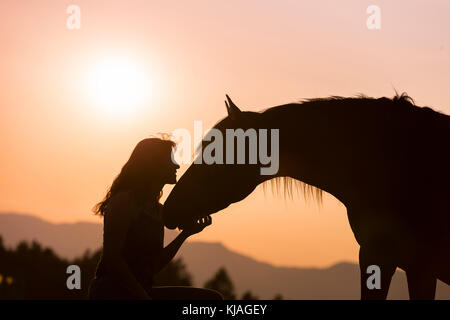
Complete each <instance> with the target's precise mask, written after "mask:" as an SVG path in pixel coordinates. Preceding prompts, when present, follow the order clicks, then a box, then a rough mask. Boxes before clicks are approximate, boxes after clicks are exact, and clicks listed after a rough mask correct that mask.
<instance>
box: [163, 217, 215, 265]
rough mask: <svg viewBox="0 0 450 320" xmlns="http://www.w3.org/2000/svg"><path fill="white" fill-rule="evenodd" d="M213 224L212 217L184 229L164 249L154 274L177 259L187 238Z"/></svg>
mask: <svg viewBox="0 0 450 320" xmlns="http://www.w3.org/2000/svg"><path fill="white" fill-rule="evenodd" d="M211 223H212V218H211V216H208V217H206V218H203V219H201V220H199V221H196V223H195V224H194V225H192V226H190V227H188V228H186V229H184V230H183V231H182V232H181V233H180V234H179V235H178V236H177V237H176V238H175V239H174V240H173V241H172V242H171V243H170V244H169V245H167V247H165V248H164V249H163V251H162V254H161V257H160V259H159V261H158V263H157V265H156V267H155V268H156V270H154V272H155V273H157V272H159V271H161V269H162V268H164V267H165V266H166V265H167V264H168V263H169V262H170V261H171V260H172V259H173V258H174V257H175V255H176V254H177V252H178V250H179V249H180V247H181V245H182V244H183V243H184V241H185V240H186V239H187V238H189V237H190V236H192V235H193V234H196V233H199V232H200V231H202V230H203V229H204V228H205V227H207V226H209V225H211Z"/></svg>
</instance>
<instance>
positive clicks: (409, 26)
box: [0, 0, 450, 266]
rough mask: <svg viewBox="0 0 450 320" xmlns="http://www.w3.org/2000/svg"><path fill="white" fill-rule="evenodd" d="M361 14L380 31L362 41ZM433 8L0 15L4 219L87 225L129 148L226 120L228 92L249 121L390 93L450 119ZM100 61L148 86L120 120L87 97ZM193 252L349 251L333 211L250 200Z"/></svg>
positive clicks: (280, 258) (153, 4) (296, 256)
mask: <svg viewBox="0 0 450 320" xmlns="http://www.w3.org/2000/svg"><path fill="white" fill-rule="evenodd" d="M69 4H76V5H79V6H80V8H81V29H80V30H68V29H67V28H66V19H67V17H68V14H67V13H66V8H67V6H68V5H69ZM371 4H377V5H379V6H380V8H381V23H382V25H381V30H376V31H374V30H368V29H367V27H366V19H367V17H368V15H367V14H366V8H367V7H368V6H369V5H371ZM427 4H428V6H427ZM432 4H433V6H430V3H428V2H426V1H416V0H410V1H406V0H405V1H361V0H348V1H334V0H333V1H331V0H321V1H300V0H297V1H294V0H291V1H276V2H275V1H268V0H260V1H220V2H219V1H210V0H203V1H198V0H192V1H144V0H142V1H131V0H127V1H124V0H122V1H119V0H115V1H106V0H104V1H100V0H71V1H64V0H59V1H50V0H40V1H36V0H34V1H31V0H27V1H25V0H2V1H1V2H0V40H1V42H0V48H1V50H0V57H1V59H0V85H1V88H2V90H0V147H1V150H3V152H2V155H1V157H0V194H1V197H0V211H3V212H5V211H13V212H21V213H28V214H33V215H37V216H39V217H41V218H44V219H46V220H49V221H52V222H73V221H80V220H83V221H97V222H98V221H99V220H98V219H97V218H95V217H93V216H92V215H91V211H90V209H91V207H92V206H93V205H94V204H95V203H96V202H97V201H98V200H100V199H101V198H102V197H103V195H104V193H105V191H106V188H107V185H108V184H110V183H111V182H112V179H113V178H114V177H115V175H117V174H118V172H119V170H120V168H121V166H122V165H123V163H124V162H125V161H126V160H127V158H128V157H129V155H130V153H131V150H132V149H133V147H134V146H135V144H136V143H137V142H138V141H139V140H140V139H143V138H145V137H147V136H149V135H151V134H155V133H158V132H171V131H172V130H174V129H176V128H187V129H190V130H193V121H194V120H202V121H203V124H204V128H205V129H207V128H209V127H210V126H211V125H213V124H214V123H215V122H216V121H217V120H219V119H220V118H222V117H224V116H225V114H226V112H225V107H224V104H223V100H224V95H225V93H229V94H230V95H231V97H232V98H233V99H234V101H235V102H236V103H237V104H238V105H239V106H240V107H241V108H242V109H247V110H254V111H257V110H261V109H263V108H267V107H270V106H274V105H279V104H282V103H288V102H292V101H296V100H299V99H302V98H309V97H319V96H327V95H344V96H345V95H354V94H357V93H365V94H367V95H370V96H375V97H378V96H392V95H393V94H394V90H393V87H395V88H396V89H397V90H398V91H399V92H402V91H407V92H408V94H410V95H411V96H412V97H413V98H414V99H415V101H416V103H417V104H419V105H428V106H431V107H434V108H435V109H438V110H441V111H443V112H445V113H447V114H449V113H450V90H449V83H450V38H449V32H448V31H449V30H450V19H449V17H450V3H449V2H448V1H447V0H435V1H433V2H432ZM111 57H113V58H114V57H120V58H121V59H125V60H126V61H131V62H133V63H135V64H136V65H137V66H139V68H140V70H142V71H143V72H144V73H145V75H146V77H148V79H150V85H149V95H148V98H147V100H146V101H145V103H143V104H142V105H140V108H137V107H136V108H134V107H133V108H132V107H130V109H133V110H131V111H130V112H125V113H124V114H123V115H120V116H118V115H111V114H110V113H109V112H108V110H107V109H105V108H104V107H103V108H100V107H99V106H98V102H96V101H95V99H93V98H92V96H91V95H90V93H89V92H88V89H86V75H87V74H89V72H90V71H92V70H93V69H95V68H96V65H98V64H99V61H102V59H108V58H111ZM185 169H186V166H183V167H182V170H180V171H181V172H179V174H180V175H181V173H182V172H183V171H184V170H185ZM169 191H170V188H166V189H165V193H166V194H165V196H167V194H168V193H169ZM192 239H195V240H205V241H220V242H222V243H224V244H225V245H226V246H228V247H229V248H231V249H233V250H236V251H238V252H241V253H244V254H247V255H250V256H252V257H255V258H257V259H259V260H263V261H267V262H271V263H273V264H276V265H288V266H328V265H330V264H332V263H335V262H338V261H342V260H347V261H354V260H356V258H357V251H358V247H357V244H356V242H355V240H354V238H353V235H352V233H351V231H350V227H349V225H348V223H347V217H346V214H345V208H344V207H343V206H342V205H341V204H340V203H338V201H337V200H335V199H334V198H333V197H331V196H329V195H327V196H326V197H325V201H324V204H323V206H322V207H321V208H319V207H318V206H317V205H316V204H314V203H305V201H304V200H303V199H302V198H301V197H300V198H298V199H296V200H294V201H290V200H284V199H283V198H282V197H274V196H272V194H271V192H270V191H269V192H268V193H267V195H264V193H263V192H262V188H258V190H256V191H255V192H254V193H253V194H252V195H251V196H250V197H249V198H247V199H246V200H244V201H243V202H240V203H238V204H234V205H232V206H231V207H229V208H228V209H226V210H224V211H223V212H222V213H220V214H218V215H214V216H213V226H212V227H209V228H208V229H207V230H205V231H204V232H202V233H201V234H198V235H195V236H194V237H193V238H192Z"/></svg>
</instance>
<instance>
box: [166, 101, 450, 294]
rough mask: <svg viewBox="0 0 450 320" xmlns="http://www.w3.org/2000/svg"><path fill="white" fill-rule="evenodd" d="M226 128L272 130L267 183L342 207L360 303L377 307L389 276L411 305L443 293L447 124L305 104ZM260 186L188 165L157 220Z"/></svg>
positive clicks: (254, 177) (255, 179)
mask: <svg viewBox="0 0 450 320" xmlns="http://www.w3.org/2000/svg"><path fill="white" fill-rule="evenodd" d="M230 103H231V101H230ZM236 108H237V107H236ZM237 110H239V109H237ZM229 111H230V110H229ZM234 112H237V111H236V110H235V111H234ZM229 118H230V117H228V118H226V119H225V120H223V121H222V122H219V124H218V125H217V126H216V128H219V129H220V130H223V129H224V128H229V127H241V128H249V127H253V128H279V132H280V142H279V144H280V167H279V171H278V173H277V175H276V176H277V177H292V178H294V179H297V180H299V181H302V182H304V183H307V184H308V185H310V186H313V187H316V188H318V189H320V190H324V191H327V192H328V193H330V194H332V195H334V196H335V197H336V198H337V199H338V200H340V201H341V202H342V203H343V204H344V205H345V206H346V208H347V215H348V219H349V223H350V226H351V229H352V231H353V233H354V235H355V238H356V240H357V242H358V243H359V245H360V257H359V258H360V267H361V297H362V298H364V299H371V298H378V299H384V298H386V296H387V292H388V288H389V284H390V279H391V277H392V275H393V273H394V272H395V269H396V268H397V267H400V268H402V269H404V270H405V271H406V273H407V277H408V287H409V290H410V297H411V298H433V297H434V292H435V285H436V279H440V280H442V281H444V282H446V283H447V284H450V258H449V255H448V251H449V250H448V249H449V248H450V236H449V235H448V233H449V231H450V216H449V210H448V198H449V195H450V187H449V185H450V184H449V181H450V167H449V165H448V164H449V163H450V156H449V154H450V153H449V152H448V150H447V145H448V141H450V117H449V116H446V115H443V114H440V113H437V112H435V111H433V110H431V109H429V108H419V107H416V106H414V105H413V104H412V103H411V102H410V101H409V98H408V97H406V96H401V97H396V98H394V99H393V100H391V99H387V98H381V99H372V98H365V97H360V98H339V97H336V98H330V99H315V100H309V101H306V102H303V103H300V104H289V105H283V106H278V107H273V108H270V109H268V110H266V111H264V112H262V113H251V112H241V115H240V116H239V115H236V114H235V115H234V116H233V117H231V118H232V119H229ZM211 177H215V179H211ZM237 177H239V184H238V186H237V187H236V186H235V187H234V188H233V190H230V185H229V184H227V183H228V182H229V181H230V180H233V178H234V179H237ZM270 178H273V176H261V175H259V174H258V171H257V170H255V168H254V166H251V165H241V166H238V165H234V166H226V165H225V166H224V165H212V166H206V165H192V166H191V167H190V168H189V169H188V171H187V172H186V173H185V175H183V177H182V178H181V179H180V181H179V183H178V184H177V185H176V186H175V188H174V190H173V191H172V193H171V195H170V196H169V198H168V199H167V201H166V204H165V207H166V208H167V212H166V210H165V212H166V213H165V215H166V220H167V221H169V220H171V219H172V220H177V219H178V222H181V221H182V220H183V218H187V217H190V218H191V219H192V218H198V217H199V215H200V216H202V215H206V214H211V213H214V212H217V211H219V210H221V209H223V208H225V207H226V206H228V205H229V204H230V203H233V202H237V201H240V200H242V199H244V198H245V197H246V196H247V195H248V194H250V193H251V192H252V191H253V189H254V188H255V187H256V186H257V185H258V184H260V183H261V182H264V181H265V180H268V179H270ZM234 181H236V180H234ZM193 186H195V187H193ZM213 193H216V194H217V193H218V194H219V196H214V195H213ZM194 199H200V200H199V201H196V200H194ZM177 202H178V203H180V202H182V203H188V202H190V203H191V208H189V209H188V210H187V213H186V214H185V215H184V217H177V218H174V217H175V216H176V213H175V211H176V210H177V208H176V203H177ZM178 225H180V224H178ZM373 264H375V265H378V266H379V267H380V270H381V279H382V286H381V289H378V290H369V289H368V288H367V286H366V280H367V277H368V276H370V274H369V275H368V274H367V273H366V270H367V267H368V266H370V265H373Z"/></svg>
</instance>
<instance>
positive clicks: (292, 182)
mask: <svg viewBox="0 0 450 320" xmlns="http://www.w3.org/2000/svg"><path fill="white" fill-rule="evenodd" d="M269 184H270V187H271V189H272V194H273V195H279V194H280V193H281V191H282V192H283V195H284V198H285V199H286V198H289V199H291V200H292V199H293V198H294V193H296V194H297V195H299V194H300V192H301V193H302V194H303V197H304V198H305V200H306V201H308V200H310V199H312V200H315V201H316V203H317V204H319V205H321V204H322V202H323V190H322V189H319V188H316V187H314V186H312V185H310V184H307V183H305V182H302V181H300V180H297V179H294V178H291V177H275V178H273V179H270V180H266V181H264V182H263V183H262V187H263V191H264V194H266V193H267V187H268V185H269Z"/></svg>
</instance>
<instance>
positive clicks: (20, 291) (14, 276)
mask: <svg viewBox="0 0 450 320" xmlns="http://www.w3.org/2000/svg"><path fill="white" fill-rule="evenodd" d="M100 257H101V249H100V250H97V251H95V252H91V251H90V250H87V251H86V252H85V254H84V255H83V256H82V257H79V258H75V259H72V260H69V259H64V258H61V257H59V256H58V255H56V253H55V252H54V251H53V250H52V249H50V248H44V247H43V246H42V245H40V244H39V243H38V242H37V241H32V242H27V241H22V242H20V243H19V244H18V245H17V246H16V247H15V248H6V247H5V246H4V243H3V239H2V237H1V236H0V299H23V300H28V299H34V300H47V299H57V300H79V299H87V296H88V289H89V284H90V282H91V280H92V279H93V278H94V276H95V270H96V268H97V264H98V262H99V260H100ZM69 265H78V266H79V267H80V269H81V272H82V274H81V289H79V290H69V289H68V288H67V286H66V280H67V277H68V276H69V275H68V274H67V273H66V270H67V267H68V266H69ZM154 285H155V286H191V285H192V276H191V275H190V273H189V272H188V270H187V268H186V265H185V264H184V262H183V260H182V258H177V259H174V260H172V261H171V262H170V263H169V264H168V265H167V266H166V267H165V268H164V269H162V270H161V271H160V272H159V273H158V274H157V275H156V276H155V279H154ZM203 287H204V288H208V289H214V290H217V291H219V292H220V293H221V294H222V295H223V296H224V298H225V299H229V300H234V299H242V300H257V299H258V296H256V295H254V294H253V293H252V292H251V291H250V290H247V291H246V292H245V293H244V294H243V295H242V296H241V297H238V296H237V294H236V292H235V288H234V285H233V282H232V281H231V279H230V277H229V275H228V273H227V271H226V270H225V268H220V269H219V270H218V271H217V272H216V274H214V275H213V276H212V278H211V279H209V280H208V281H206V282H205V284H204V286H203ZM274 299H282V296H281V295H276V296H275V297H274Z"/></svg>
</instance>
